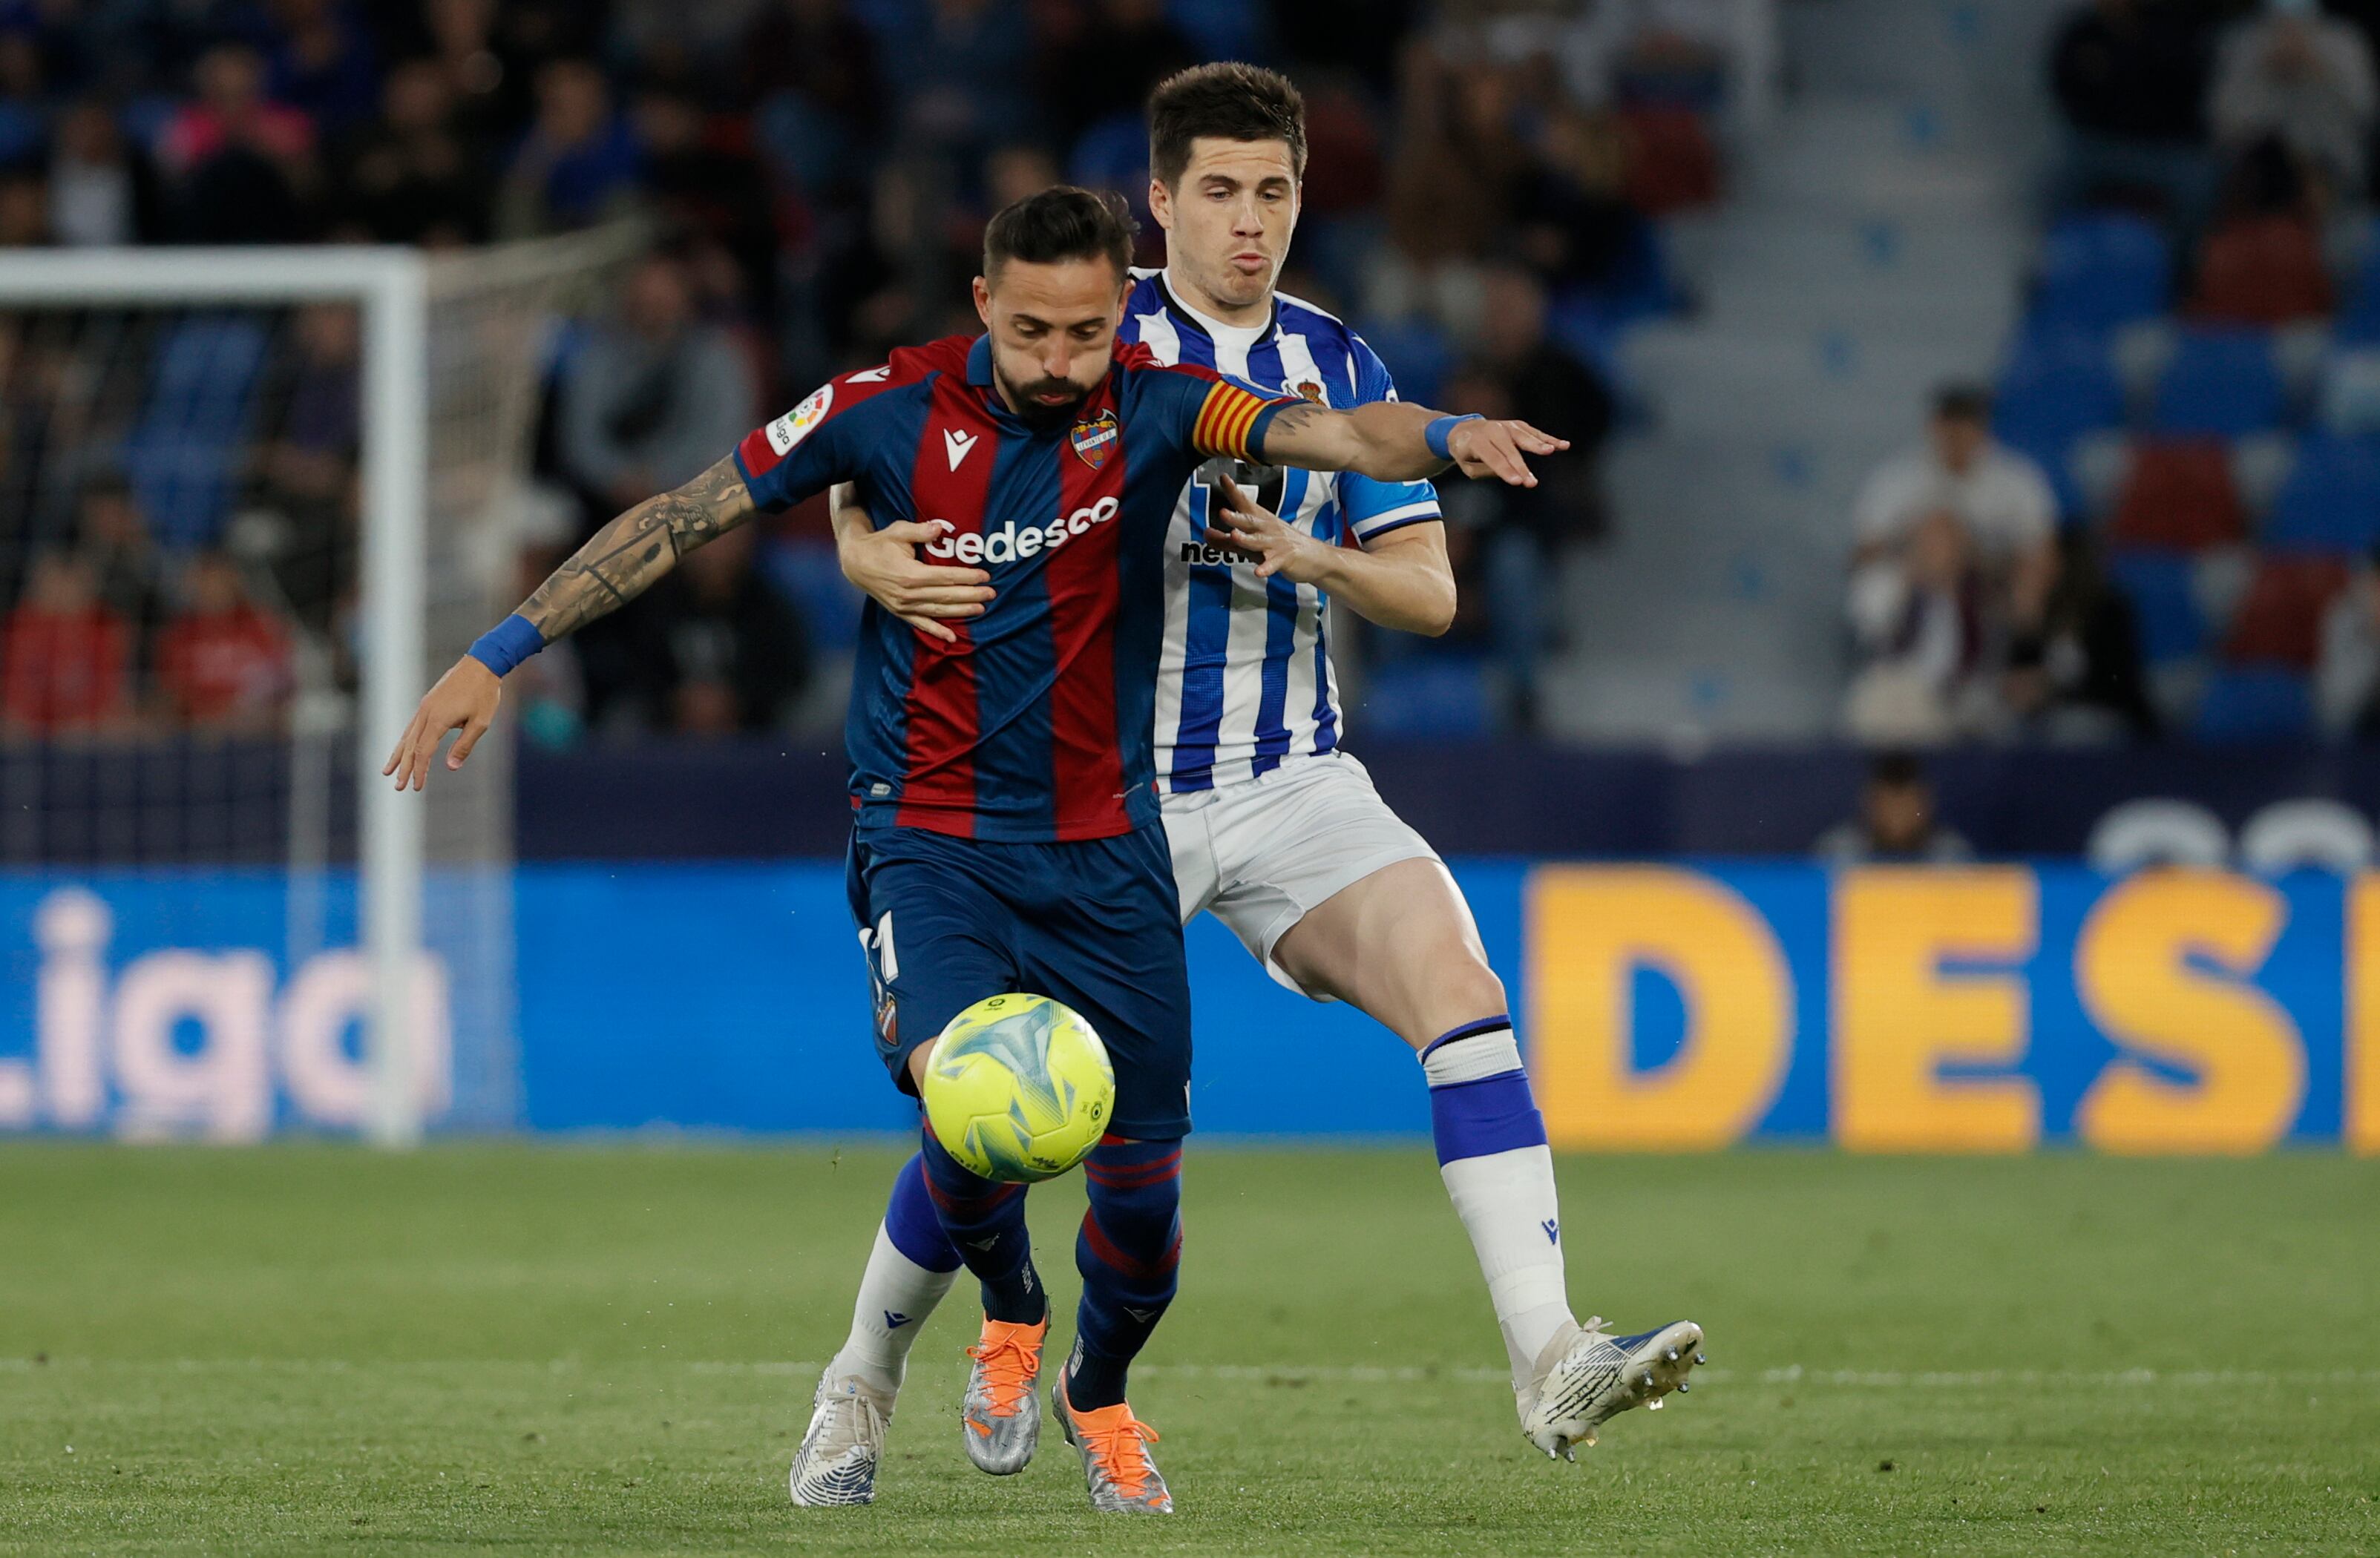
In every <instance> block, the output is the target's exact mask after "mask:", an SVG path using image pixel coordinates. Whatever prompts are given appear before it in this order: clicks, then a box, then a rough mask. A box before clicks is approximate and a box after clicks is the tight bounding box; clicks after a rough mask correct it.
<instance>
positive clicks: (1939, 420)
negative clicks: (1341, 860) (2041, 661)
mask: <svg viewBox="0 0 2380 1558" xmlns="http://www.w3.org/2000/svg"><path fill="white" fill-rule="evenodd" d="M1991 417H1992V402H1991V393H1990V392H1989V391H1987V390H1985V389H1983V388H1981V387H1979V386H1976V385H1972V384H1952V385H1948V386H1945V387H1944V388H1943V389H1941V390H1939V391H1937V393H1936V394H1935V396H1934V415H1933V420H1932V423H1931V426H1930V427H1929V429H1928V435H1927V439H1926V441H1925V443H1924V444H1923V445H1921V446H1919V447H1918V448H1915V449H1912V450H1909V451H1907V452H1905V453H1901V454H1899V455H1896V456H1894V457H1893V458H1892V459H1889V460H1888V461H1886V462H1885V463H1884V464H1883V465H1879V466H1878V467H1877V468H1876V471H1875V472H1874V474H1872V475H1871V476H1870V477H1868V479H1867V484H1866V485H1865V486H1864V488H1863V489H1861V491H1860V496H1859V501H1858V505H1857V507H1856V509H1855V510H1854V512H1853V516H1852V523H1853V525H1854V527H1855V531H1856V541H1855V544H1854V547H1853V550H1852V572H1853V574H1854V576H1856V575H1858V574H1861V573H1862V572H1864V571H1865V570H1867V569H1868V568H1870V567H1871V566H1873V565H1878V564H1882V565H1887V566H1889V565H1892V564H1894V563H1895V562H1896V561H1897V560H1898V559H1899V558H1900V554H1901V552H1902V551H1903V550H1904V549H1905V548H1906V547H1907V545H1908V544H1909V542H1910V540H1911V538H1912V537H1913V533H1914V531H1915V530H1916V529H1917V528H1918V527H1919V526H1921V525H1926V524H1929V523H1930V522H1931V521H1933V520H1934V518H1935V517H1936V516H1937V515H1939V514H1942V513H1948V514H1949V515H1950V516H1951V517H1952V518H1953V519H1955V520H1957V521H1958V522H1959V525H1960V526H1961V528H1962V529H1963V531H1964V532H1965V534H1964V537H1963V538H1962V540H1961V550H1965V551H1969V552H1971V553H1972V554H1973V562H1975V564H1976V565H1977V567H1978V568H1979V570H1980V573H1981V575H1982V578H1981V582H1982V584H1983V585H1984V586H1985V600H1986V609H1987V610H1988V611H1989V612H1990V614H1991V616H1992V618H1993V620H1994V622H1995V623H1996V624H1997V625H2001V626H2004V627H2005V628H2006V629H2008V630H2010V631H2012V632H2015V633H2019V634H2023V633H2032V632H2035V631H2037V630H2038V629H2039V627H2040V625H2041V620H2042V610H2043V609H2044V607H2045V606H2046V604H2047V602H2048V599H2049V589H2050V586H2051V585H2053V584H2054V583H2056V581H2057V577H2058V539H2057V533H2058V500H2057V498H2056V496H2055V495H2054V494H2053V493H2052V492H2051V490H2050V487H2049V480H2048V477H2046V476H2044V475H2043V474H2042V470H2041V467H2040V466H2039V465H2035V464H2034V463H2033V461H2031V460H2030V459H2028V458H2026V457H2025V456H2024V455H2022V454H2020V453H2016V452H2015V451H2014V450H2011V449H2009V448H2006V447H2005V446H2003V445H2001V444H2000V443H1999V442H1998V441H1996V440H1994V439H1993V437H1992V434H1991ZM1937 540H1938V538H1937Z"/></svg>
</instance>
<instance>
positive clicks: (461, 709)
mask: <svg viewBox="0 0 2380 1558" xmlns="http://www.w3.org/2000/svg"><path fill="white" fill-rule="evenodd" d="M503 698H504V682H503V680H502V679H501V678H499V677H498V676H497V675H496V673H495V672H494V671H492V670H489V669H488V668H487V667H486V666H483V665H481V664H480V662H479V661H478V660H475V659H473V658H471V657H470V656H468V655H466V656H464V657H463V658H461V659H459V660H456V661H455V669H454V670H450V671H448V672H447V673H446V674H445V675H443V676H442V677H440V678H439V679H438V685H436V686H435V687H432V688H431V689H430V691H429V692H427V693H425V694H422V697H421V707H419V708H417V709H415V710H414V711H413V723H412V724H410V725H407V727H406V728H405V736H404V739H402V740H401V741H399V742H398V743H396V750H395V752H392V753H390V754H389V755H388V762H387V764H386V765H385V766H383V767H382V769H381V774H382V776H383V778H385V777H386V776H388V775H390V774H395V776H396V787H397V788H398V789H399V790H404V789H407V788H408V787H410V788H411V789H414V790H419V789H420V788H421V787H422V786H423V785H424V784H426V783H428V782H429V780H430V760H431V758H432V757H434V756H436V755H437V754H438V743H440V742H442V741H444V740H445V739H446V732H447V731H456V730H459V731H462V732H463V733H462V735H461V736H460V737H458V738H457V739H456V740H455V747H454V750H453V751H451V752H449V753H447V754H446V767H449V768H459V767H462V766H463V760H464V759H465V758H467V757H468V756H470V755H471V749H472V748H473V747H475V746H477V745H479V744H480V737H481V736H484V735H486V734H487V733H488V727H489V726H491V725H492V724H494V723H495V722H496V705H497V704H498V703H500V702H501V701H503Z"/></svg>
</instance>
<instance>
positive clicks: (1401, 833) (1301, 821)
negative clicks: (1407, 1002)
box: [1165, 752, 1438, 1001]
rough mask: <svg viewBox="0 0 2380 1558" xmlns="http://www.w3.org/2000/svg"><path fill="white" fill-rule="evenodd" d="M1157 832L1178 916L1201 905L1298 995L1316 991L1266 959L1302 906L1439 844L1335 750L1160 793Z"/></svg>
mask: <svg viewBox="0 0 2380 1558" xmlns="http://www.w3.org/2000/svg"><path fill="white" fill-rule="evenodd" d="M1165 838H1166V841H1167V843H1169V844H1170V845H1172V850H1173V882H1174V886H1175V887H1176V888H1178V889H1179V890H1180V892H1181V894H1182V923H1183V924H1189V923H1190V921H1191V920H1192V919H1193V918H1194V917H1196V914H1197V912H1199V911H1200V910H1202V909H1204V910H1208V911H1209V912H1212V913H1213V914H1214V916H1215V918H1217V919H1219V920H1220V921H1222V922H1223V924H1227V925H1229V926H1231V927H1232V934H1233V935H1234V936H1238V937H1239V938H1240V941H1241V944H1242V945H1244V946H1245V947H1246V948H1247V949H1248V951H1249V953H1250V954H1252V955H1253V956H1254V957H1255V958H1256V960H1257V961H1258V962H1260V963H1262V964H1264V966H1265V972H1268V973H1269V974H1271V975H1272V976H1273V978H1275V979H1277V980H1279V981H1280V982H1281V984H1285V985H1287V986H1288V987H1289V988H1291V989H1293V990H1295V991H1296V992H1297V993H1298V994H1299V995H1301V996H1311V997H1312V998H1313V999H1315V1000H1318V1001H1321V1000H1330V999H1331V997H1330V996H1316V995H1315V994H1314V992H1312V991H1310V990H1307V989H1305V988H1304V987H1303V986H1302V985H1300V984H1298V983H1297V981H1295V980H1294V979H1292V978H1291V977H1290V976H1289V975H1288V974H1286V973H1284V972H1281V965H1280V964H1278V963H1276V962H1274V961H1273V960H1272V949H1273V946H1274V944H1275V943H1277V942H1279V941H1280V940H1281V937H1282V936H1286V935H1288V934H1289V928H1290V927H1291V926H1292V925H1294V924H1297V922H1298V921H1300V920H1301V919H1304V918H1305V913H1306V911H1308V910H1310V909H1312V908H1314V907H1315V906H1316V905H1318V904H1319V903H1321V902H1323V901H1324V900H1326V899H1329V898H1330V897H1331V896H1332V895H1333V894H1335V893H1337V892H1338V891H1339V890H1340V889H1341V888H1347V887H1351V886H1353V885H1354V884H1355V883H1357V882H1360V881H1362V880H1363V879H1364V878H1365V877H1366V876H1370V875H1371V874H1372V873H1373V872H1375V871H1378V870H1379V869H1381V868H1382V867H1383V866H1390V865H1394V864H1397V862H1399V861H1401V860H1436V859H1437V858H1438V851H1436V850H1433V849H1431V848H1430V847H1429V844H1428V841H1427V840H1426V839H1423V838H1422V836H1421V835H1420V834H1418V833H1416V832H1415V831H1414V830H1413V829H1412V828H1411V827H1407V826H1406V824H1405V821H1404V819H1403V818H1402V817H1400V816H1398V815H1397V814H1396V813H1394V812H1392V811H1390V810H1389V803H1387V802H1385V801H1383V800H1381V799H1380V792H1379V791H1377V790H1375V789H1373V788H1372V776H1371V775H1370V774H1369V773H1367V772H1366V771H1365V768H1364V765H1363V764H1361V763H1359V762H1357V761H1355V759H1354V758H1353V757H1351V756H1349V755H1347V754H1345V753H1343V752H1337V753H1331V754H1330V755H1326V756H1321V757H1293V758H1291V759H1290V760H1289V761H1287V762H1285V763H1283V764H1282V765H1281V767H1278V768H1275V769H1274V770H1273V771H1272V772H1270V773H1269V774H1263V775H1259V776H1258V777H1257V778H1256V779H1242V780H1240V781H1238V782H1236V783H1233V784H1226V785H1222V786H1220V787H1218V788H1216V789H1214V790H1194V791H1187V792H1185V793H1183V794H1178V795H1168V796H1166V797H1165Z"/></svg>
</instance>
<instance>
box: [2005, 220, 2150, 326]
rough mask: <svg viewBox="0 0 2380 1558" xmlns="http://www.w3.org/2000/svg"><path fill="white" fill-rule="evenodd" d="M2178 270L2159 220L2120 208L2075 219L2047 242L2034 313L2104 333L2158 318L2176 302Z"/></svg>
mask: <svg viewBox="0 0 2380 1558" xmlns="http://www.w3.org/2000/svg"><path fill="white" fill-rule="evenodd" d="M2171 272H2172V258H2171V255H2170V252H2169V251H2168V247H2167V244H2166V238H2165V234H2164V233H2163V232H2162V231H2160V230H2159V229H2158V227H2157V226H2156V224H2155V223H2152V222H2149V221H2147V220H2145V219H2144V218H2142V217H2137V216H2129V215H2123V214H2120V213H2115V212H2103V213H2096V214H2093V215H2088V216H2073V217H2069V218H2067V219H2066V220H2064V221H2062V222H2060V223H2058V225H2057V226H2055V227H2053V228H2052V229H2050V233H2049V236H2048V239H2047V241H2046V243H2045V244H2044V246H2043V248H2042V257H2041V271H2040V275H2039V277H2038V280H2037V282H2036V284H2035V290H2034V300H2033V314H2034V317H2035V318H2036V319H2039V320H2045V321H2049V322H2054V323H2057V324H2060V325H2065V326H2071V327H2076V328H2080V329H2083V330H2088V331H2093V332H2102V333H2104V332H2107V331H2111V330H2114V329H2116V328H2117V327H2118V326H2119V325H2125V324H2130V323H2131V322H2132V321H2133V320H2145V319H2154V318H2155V317H2156V316H2158V315H2160V314H2162V313H2164V312H2166V310H2167V308H2168V306H2169V304H2170V299H2171V296H2172V275H2171Z"/></svg>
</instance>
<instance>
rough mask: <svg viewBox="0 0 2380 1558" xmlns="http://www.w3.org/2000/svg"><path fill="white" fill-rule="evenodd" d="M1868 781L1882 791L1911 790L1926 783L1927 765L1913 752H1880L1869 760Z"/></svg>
mask: <svg viewBox="0 0 2380 1558" xmlns="http://www.w3.org/2000/svg"><path fill="white" fill-rule="evenodd" d="M1867 781H1868V783H1870V784H1872V785H1875V786H1876V787H1877V788H1878V789H1881V790H1910V789H1913V788H1915V787H1916V786H1918V785H1921V784H1924V783H1925V761H1924V760H1923V759H1922V758H1920V757H1919V756H1918V755H1917V754H1915V753H1913V752H1901V751H1891V752H1879V753H1877V754H1876V755H1875V756H1873V757H1871V758H1869V759H1868V763H1867Z"/></svg>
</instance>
